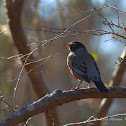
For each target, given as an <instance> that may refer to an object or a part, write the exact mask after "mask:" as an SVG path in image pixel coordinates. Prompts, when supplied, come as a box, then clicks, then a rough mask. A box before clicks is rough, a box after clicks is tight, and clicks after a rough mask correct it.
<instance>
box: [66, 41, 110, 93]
mask: <svg viewBox="0 0 126 126" xmlns="http://www.w3.org/2000/svg"><path fill="white" fill-rule="evenodd" d="M64 45H65V46H67V47H68V48H69V50H70V53H69V55H68V56H67V66H68V68H69V70H70V72H71V74H72V75H73V76H74V77H75V78H76V79H78V80H79V81H80V83H79V84H78V86H77V87H76V88H75V89H79V86H80V84H81V83H82V81H86V82H88V83H90V82H93V83H94V84H95V85H96V87H97V88H98V90H99V91H100V92H101V93H103V92H105V93H107V92H108V90H107V88H106V87H105V85H104V84H103V82H102V79H101V76H100V71H99V69H98V66H97V64H96V61H95V60H94V58H93V56H92V55H91V54H90V53H89V52H88V51H87V49H86V47H85V46H84V45H83V44H82V43H81V42H77V41H76V42H70V43H68V44H64Z"/></svg>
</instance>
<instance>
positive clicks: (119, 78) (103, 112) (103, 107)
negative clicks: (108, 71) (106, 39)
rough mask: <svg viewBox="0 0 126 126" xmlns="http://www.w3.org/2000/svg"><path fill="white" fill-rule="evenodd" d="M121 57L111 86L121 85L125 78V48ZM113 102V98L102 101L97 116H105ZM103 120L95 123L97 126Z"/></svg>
mask: <svg viewBox="0 0 126 126" xmlns="http://www.w3.org/2000/svg"><path fill="white" fill-rule="evenodd" d="M121 58H122V59H123V60H122V62H121V63H120V64H119V65H118V64H117V66H116V68H115V70H114V72H113V79H112V80H111V81H110V84H109V85H110V86H119V85H120V84H121V82H122V79H123V75H124V72H125V69H126V49H124V51H123V53H122V55H121ZM112 102H113V98H111V99H105V101H104V104H103V102H102V105H101V106H100V110H99V112H98V114H97V116H96V117H98V118H101V117H104V116H105V115H106V113H107V112H108V110H109V108H110V106H111V104H112ZM100 125H101V122H100V121H98V122H96V123H95V126H100Z"/></svg>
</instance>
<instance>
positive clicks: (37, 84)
mask: <svg viewBox="0 0 126 126" xmlns="http://www.w3.org/2000/svg"><path fill="white" fill-rule="evenodd" d="M23 3H24V0H15V1H13V0H5V6H6V9H7V16H8V19H9V21H8V23H9V27H10V31H11V34H12V38H13V40H14V43H15V45H16V47H17V49H18V51H19V53H20V54H23V55H25V54H28V53H30V52H31V51H30V49H29V47H28V46H27V39H26V36H25V34H24V31H23V28H22V24H21V12H22V6H23ZM29 59H34V57H33V55H32V54H31V55H30V56H29ZM22 63H24V60H22ZM27 63H28V61H27ZM35 67H36V64H29V65H26V66H25V70H26V71H27V72H29V71H30V70H31V69H33V68H35ZM28 76H29V78H30V81H31V84H32V87H33V90H34V92H35V93H36V95H37V97H38V98H41V97H43V96H44V95H45V94H47V93H48V92H49V91H48V90H47V88H46V86H45V84H44V82H43V79H42V76H41V73H40V72H39V70H37V68H35V69H33V70H32V71H31V72H30V73H28ZM53 111H54V112H53V113H52V116H53V120H52V118H51V117H50V116H48V115H49V114H48V113H47V112H45V114H46V119H47V123H48V126H52V123H53V122H55V125H56V126H59V121H58V117H57V114H56V111H55V110H53Z"/></svg>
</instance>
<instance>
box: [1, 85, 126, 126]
mask: <svg viewBox="0 0 126 126" xmlns="http://www.w3.org/2000/svg"><path fill="white" fill-rule="evenodd" d="M107 89H108V93H100V92H99V91H98V90H97V89H96V88H90V89H80V90H69V91H61V90H56V91H54V92H53V93H51V94H48V95H46V96H44V97H43V98H41V99H39V100H38V101H36V102H34V103H33V104H30V105H27V106H25V107H23V108H22V109H21V110H19V111H18V112H16V113H15V114H13V115H12V116H10V117H8V118H6V119H4V120H2V121H1V122H0V125H2V126H17V124H19V123H21V122H24V121H26V120H27V119H29V118H30V117H32V116H34V115H36V114H39V113H42V112H45V111H48V110H50V109H52V108H55V107H57V106H60V105H62V104H64V103H68V102H71V101H75V100H80V99H87V98H126V88H121V87H110V88H107Z"/></svg>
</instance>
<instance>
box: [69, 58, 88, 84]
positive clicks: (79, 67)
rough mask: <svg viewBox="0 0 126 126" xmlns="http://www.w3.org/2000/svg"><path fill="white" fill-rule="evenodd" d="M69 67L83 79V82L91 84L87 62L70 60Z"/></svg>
mask: <svg viewBox="0 0 126 126" xmlns="http://www.w3.org/2000/svg"><path fill="white" fill-rule="evenodd" d="M68 65H69V67H70V69H72V71H73V72H74V73H75V74H76V75H77V76H79V77H80V78H82V79H83V80H85V81H86V82H88V83H90V80H89V78H88V76H87V67H86V64H85V62H82V63H81V62H78V60H73V59H72V60H69V61H68Z"/></svg>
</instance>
